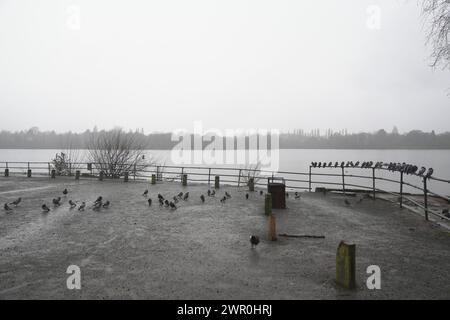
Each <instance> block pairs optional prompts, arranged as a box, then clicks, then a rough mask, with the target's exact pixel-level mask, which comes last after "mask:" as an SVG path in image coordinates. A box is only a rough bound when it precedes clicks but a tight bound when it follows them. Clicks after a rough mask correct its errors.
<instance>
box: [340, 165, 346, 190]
mask: <svg viewBox="0 0 450 320" xmlns="http://www.w3.org/2000/svg"><path fill="white" fill-rule="evenodd" d="M341 169H342V191H344V195H345V173H344V167H341Z"/></svg>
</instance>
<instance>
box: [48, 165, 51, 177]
mask: <svg viewBox="0 0 450 320" xmlns="http://www.w3.org/2000/svg"><path fill="white" fill-rule="evenodd" d="M51 174H52V170H51V168H50V162H49V163H48V175H49V176H51Z"/></svg>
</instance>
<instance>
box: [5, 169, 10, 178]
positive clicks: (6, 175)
mask: <svg viewBox="0 0 450 320" xmlns="http://www.w3.org/2000/svg"><path fill="white" fill-rule="evenodd" d="M5 177H9V169H5Z"/></svg>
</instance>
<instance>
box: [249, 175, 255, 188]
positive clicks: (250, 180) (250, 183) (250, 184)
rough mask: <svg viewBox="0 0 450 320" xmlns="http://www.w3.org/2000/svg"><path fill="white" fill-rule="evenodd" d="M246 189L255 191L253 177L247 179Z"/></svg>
mask: <svg viewBox="0 0 450 320" xmlns="http://www.w3.org/2000/svg"><path fill="white" fill-rule="evenodd" d="M248 190H249V191H255V178H253V177H251V178H249V179H248Z"/></svg>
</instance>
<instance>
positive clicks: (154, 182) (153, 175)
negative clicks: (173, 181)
mask: <svg viewBox="0 0 450 320" xmlns="http://www.w3.org/2000/svg"><path fill="white" fill-rule="evenodd" d="M152 184H156V174H152Z"/></svg>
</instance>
